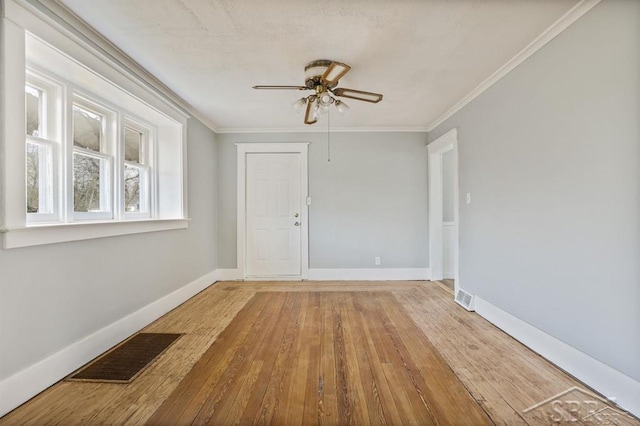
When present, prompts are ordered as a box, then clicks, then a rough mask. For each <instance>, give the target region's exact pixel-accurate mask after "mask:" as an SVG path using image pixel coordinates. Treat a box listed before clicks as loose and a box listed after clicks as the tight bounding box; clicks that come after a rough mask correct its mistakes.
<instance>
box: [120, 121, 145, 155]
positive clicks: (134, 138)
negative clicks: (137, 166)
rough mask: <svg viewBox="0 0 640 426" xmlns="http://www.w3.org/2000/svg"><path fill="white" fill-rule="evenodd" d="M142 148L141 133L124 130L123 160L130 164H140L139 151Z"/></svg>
mask: <svg viewBox="0 0 640 426" xmlns="http://www.w3.org/2000/svg"><path fill="white" fill-rule="evenodd" d="M141 147H142V133H140V132H138V131H136V130H133V129H130V128H128V127H125V128H124V159H125V161H131V162H132V163H141V161H140V151H141Z"/></svg>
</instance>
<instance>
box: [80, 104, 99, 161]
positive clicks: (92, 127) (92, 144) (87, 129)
mask: <svg viewBox="0 0 640 426" xmlns="http://www.w3.org/2000/svg"><path fill="white" fill-rule="evenodd" d="M102 120H103V117H102V116H101V115H98V114H95V113H93V112H91V111H87V110H85V109H82V108H80V107H78V106H76V105H74V106H73V144H74V145H75V146H79V147H82V148H86V149H90V150H92V151H98V152H100V147H101V144H100V142H101V139H102Z"/></svg>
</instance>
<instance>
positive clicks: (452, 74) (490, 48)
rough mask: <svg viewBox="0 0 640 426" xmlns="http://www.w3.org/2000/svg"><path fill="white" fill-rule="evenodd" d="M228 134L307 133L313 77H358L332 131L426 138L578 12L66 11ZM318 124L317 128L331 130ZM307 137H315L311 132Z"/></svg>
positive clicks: (337, 1) (308, 5) (290, 6)
mask: <svg viewBox="0 0 640 426" xmlns="http://www.w3.org/2000/svg"><path fill="white" fill-rule="evenodd" d="M62 2H63V3H64V4H65V5H66V6H67V7H69V8H70V9H71V10H72V11H74V12H75V13H76V14H77V15H79V16H80V17H81V18H82V19H84V20H85V21H86V22H88V23H89V24H90V25H91V26H93V27H94V28H95V29H96V30H98V31H99V32H100V33H102V34H103V35H104V36H106V37H107V38H108V39H110V40H111V41H112V42H113V43H114V44H116V45H117V46H118V47H119V48H120V49H122V50H123V51H124V52H125V53H127V54H128V55H129V56H131V57H132V58H133V59H135V60H136V61H137V62H138V63H140V64H141V65H142V66H143V67H145V68H146V69H147V70H149V71H150V72H151V73H153V74H154V75H156V76H157V77H158V78H159V79H160V80H161V81H163V82H164V83H165V84H166V85H167V86H169V87H170V88H171V89H173V90H174V91H175V92H176V93H178V94H179V95H180V96H182V97H183V98H184V99H185V100H186V101H187V102H189V103H190V104H191V105H193V106H194V107H195V108H196V109H197V110H199V111H200V112H201V113H202V114H204V115H205V116H207V117H208V118H209V120H210V122H212V123H213V124H214V125H215V126H216V127H217V128H218V129H219V130H222V131H225V130H230V129H292V130H293V129H303V128H305V126H304V125H303V124H302V119H303V117H302V115H301V114H297V113H295V111H294V110H293V109H292V108H291V107H290V104H291V103H292V102H293V101H295V100H296V99H298V98H300V97H301V95H302V94H304V93H309V92H299V91H257V90H253V89H251V86H253V85H255V84H293V85H303V84H304V65H305V64H306V63H307V62H309V61H311V60H314V59H332V60H337V61H341V62H345V63H347V64H349V65H351V67H352V69H351V71H350V72H349V73H348V74H347V75H346V76H345V77H344V78H343V79H342V80H341V82H340V85H339V87H347V88H352V89H360V90H368V91H373V92H379V93H383V94H384V100H383V101H382V102H380V103H379V104H369V103H364V102H358V101H355V100H348V99H347V100H346V101H347V103H348V104H349V105H350V106H351V111H349V113H348V114H347V115H344V116H340V115H338V114H337V113H333V114H332V116H331V125H332V127H334V128H340V127H342V128H370V129H376V128H377V129H385V128H386V129H389V128H416V129H420V128H422V129H423V128H425V127H426V126H428V125H429V124H430V123H431V122H432V121H433V120H435V119H436V118H438V117H439V116H440V115H442V114H443V113H444V112H445V111H447V110H448V109H449V108H451V107H452V106H453V105H454V104H455V103H456V102H458V101H459V100H460V99H461V98H463V97H464V96H465V95H467V94H468V93H469V92H470V91H471V90H473V89H474V88H475V87H476V86H478V85H479V84H480V83H481V82H482V81H484V80H485V79H486V78H487V77H489V76H490V75H491V74H492V73H493V72H495V71H496V70H497V69H498V68H500V67H501V66H502V65H504V64H505V63H506V62H507V61H508V60H510V59H511V58H512V57H513V56H514V55H516V54H517V53H518V52H519V51H520V50H522V49H523V48H524V47H525V46H527V45H528V44H529V43H530V42H531V41H533V40H534V39H535V38H536V37H537V36H538V35H540V34H541V33H543V32H544V31H545V30H546V29H547V28H548V27H549V26H551V25H552V24H553V23H554V22H555V21H556V20H557V19H558V18H560V17H561V16H562V15H563V14H565V13H566V12H567V11H568V10H569V9H571V8H572V7H573V6H574V5H575V4H576V3H577V2H578V0H553V1H552V0H486V1H482V0H473V1H472V0H455V1H452V0H448V1H447V0H404V1H388V0H322V1H308V0H269V1H264V0H263V1H256V0H109V1H105V0H62ZM325 125H326V122H325V123H323V122H319V123H318V124H316V125H315V126H325ZM307 127H308V126H307Z"/></svg>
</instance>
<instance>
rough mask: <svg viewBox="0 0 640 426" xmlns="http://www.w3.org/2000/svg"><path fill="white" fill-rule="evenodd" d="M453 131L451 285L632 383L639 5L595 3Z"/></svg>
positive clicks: (637, 368) (638, 307)
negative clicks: (454, 271)
mask: <svg viewBox="0 0 640 426" xmlns="http://www.w3.org/2000/svg"><path fill="white" fill-rule="evenodd" d="M454 127H455V128H458V138H459V162H460V192H461V194H464V193H466V192H471V193H472V204H470V205H467V204H464V203H461V204H460V215H461V217H460V284H461V285H462V287H463V288H465V289H467V290H470V291H471V292H472V293H475V294H477V295H478V296H480V297H482V298H483V299H485V300H488V301H489V302H491V303H493V304H494V305H496V306H498V307H500V308H502V309H504V310H506V311H507V312H510V313H511V314H513V315H515V316H516V317H519V318H521V319H522V320H524V321H526V322H528V323H530V324H532V325H534V326H536V327H538V328H539V329H541V330H543V331H545V332H547V333H549V334H551V335H553V336H556V337H557V338H559V339H560V340H563V341H564V342H566V343H568V344H570V345H572V346H574V347H575V348H577V349H579V350H581V351H583V352H585V353H587V354H589V355H591V356H593V357H595V358H597V359H599V360H601V361H603V362H605V363H606V364H608V365H610V366H612V367H614V368H616V369H618V370H620V371H622V372H623V373H625V374H627V375H629V376H631V377H633V378H634V379H636V380H640V362H638V360H640V2H638V1H631V0H615V1H614V0H609V1H606V0H605V1H603V2H602V3H600V4H599V5H597V6H596V7H595V8H594V9H592V10H591V11H590V12H589V13H587V14H586V15H585V16H584V17H583V18H581V19H580V20H579V21H577V22H576V23H575V24H573V25H572V26H571V27H570V28H568V29H567V30H566V31H565V32H563V33H561V34H560V35H559V36H558V37H557V38H556V39H554V40H553V41H552V42H550V43H549V44H548V45H547V46H545V47H544V48H542V49H541V50H540V51H538V52H537V53H536V54H535V55H534V56H532V57H531V58H529V59H527V60H526V61H525V62H524V63H523V64H521V65H520V66H519V67H517V68H516V69H515V70H513V71H512V72H511V73H509V74H508V75H507V76H506V77H505V78H503V79H502V80H500V81H499V82H498V83H497V84H495V85H494V86H493V87H491V88H490V89H489V90H488V91H486V92H485V93H484V94H482V95H481V96H480V97H479V98H477V99H476V100H474V101H473V102H471V103H470V104H469V105H468V106H466V107H465V108H464V109H463V110H461V111H460V112H458V113H457V114H455V115H454V116H453V117H452V118H451V119H449V120H447V121H446V122H445V123H444V124H442V125H441V126H439V127H438V128H437V129H436V130H435V131H433V132H432V133H430V134H429V139H430V140H435V138H437V137H438V136H440V135H442V134H443V133H445V132H446V131H448V130H449V129H451V128H454Z"/></svg>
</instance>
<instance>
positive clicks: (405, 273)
mask: <svg viewBox="0 0 640 426" xmlns="http://www.w3.org/2000/svg"><path fill="white" fill-rule="evenodd" d="M242 279H243V277H241V276H240V272H239V271H238V270H237V269H218V270H217V280H218V281H234V280H242ZM430 279H431V270H430V269H429V268H404V269H402V268H377V269H314V268H312V269H309V280H310V281H378V280H380V281H404V280H430Z"/></svg>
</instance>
